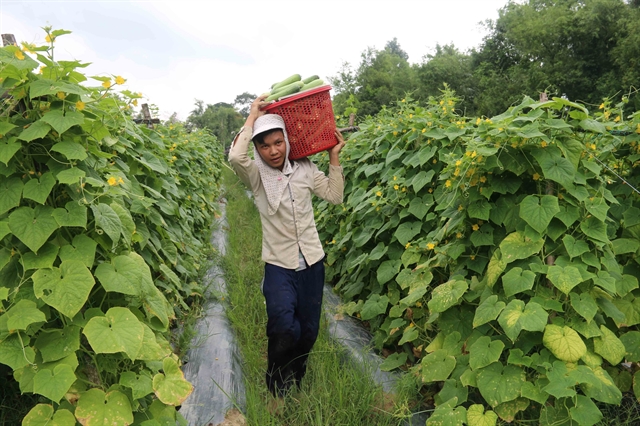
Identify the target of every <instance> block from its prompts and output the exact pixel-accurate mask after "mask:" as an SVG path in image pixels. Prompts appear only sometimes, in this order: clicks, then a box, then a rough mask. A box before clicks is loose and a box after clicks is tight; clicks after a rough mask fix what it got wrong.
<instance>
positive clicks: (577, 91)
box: [472, 0, 640, 115]
mask: <svg viewBox="0 0 640 426" xmlns="http://www.w3.org/2000/svg"><path fill="white" fill-rule="evenodd" d="M639 18H640V16H639V15H638V13H637V9H635V10H634V9H633V8H632V7H631V6H630V5H628V4H626V3H625V2H624V1H622V0H529V1H528V2H527V3H524V4H519V3H508V4H507V5H506V6H505V7H503V8H502V9H501V10H500V13H499V18H498V20H497V21H495V22H488V23H487V26H488V28H489V29H490V31H491V33H490V34H489V36H488V37H486V38H485V40H484V43H483V45H482V48H481V49H480V51H478V52H474V54H473V55H472V57H473V62H472V66H473V68H474V74H475V76H476V80H477V81H478V92H479V95H478V96H477V97H476V100H475V103H476V108H477V109H478V110H479V111H481V112H483V113H485V114H487V115H491V114H496V113H498V112H499V111H503V110H504V109H505V108H506V107H507V106H508V105H510V104H511V103H512V102H513V101H514V100H516V99H519V98H521V96H522V95H523V94H528V95H530V96H536V95H537V93H538V92H542V91H547V92H551V93H552V94H556V95H558V96H559V95H562V94H566V96H567V97H568V98H569V99H573V100H579V101H582V102H585V103H588V104H589V103H590V104H594V105H597V104H599V103H600V102H601V101H602V98H604V97H609V96H613V95H614V94H616V93H617V92H620V91H622V90H628V87H626V88H625V87H624V86H623V85H621V82H622V81H623V77H624V75H625V74H627V75H628V72H627V71H628V70H625V69H624V67H622V66H621V65H620V61H621V60H618V61H616V59H617V58H616V54H617V53H618V54H619V55H622V50H621V49H618V46H619V45H620V44H621V43H623V42H624V40H626V39H628V37H629V31H630V30H632V29H633V28H634V26H633V23H634V22H637V20H638V19H639ZM628 44H629V46H628V48H626V49H623V50H624V51H625V52H631V53H630V54H627V56H632V55H633V52H634V49H633V45H632V44H633V40H632V41H629V43H628ZM622 61H624V60H622ZM631 75H632V76H636V75H638V74H637V67H636V69H635V70H633V72H632V73H631ZM629 78H631V79H632V78H633V77H627V79H629ZM636 81H637V80H636ZM505 94H506V95H505Z"/></svg>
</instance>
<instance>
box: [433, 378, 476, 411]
mask: <svg viewBox="0 0 640 426" xmlns="http://www.w3.org/2000/svg"><path fill="white" fill-rule="evenodd" d="M468 396H469V390H468V388H467V387H466V386H464V385H463V384H462V382H461V381H459V380H455V379H447V380H445V381H444V386H443V387H442V390H441V391H440V392H438V394H437V395H436V396H435V398H434V400H435V403H436V406H438V405H442V404H444V403H446V402H447V401H449V400H450V399H451V398H457V399H458V403H459V404H462V403H464V402H466V401H467V398H468Z"/></svg>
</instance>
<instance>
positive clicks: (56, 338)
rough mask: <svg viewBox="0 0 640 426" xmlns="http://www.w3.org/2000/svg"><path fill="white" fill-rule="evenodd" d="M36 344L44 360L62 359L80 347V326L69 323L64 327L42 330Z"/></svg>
mask: <svg viewBox="0 0 640 426" xmlns="http://www.w3.org/2000/svg"><path fill="white" fill-rule="evenodd" d="M35 346H36V348H38V350H39V351H40V353H41V354H42V360H43V361H44V362H51V361H57V360H59V359H62V358H64V357H66V356H69V355H71V354H73V353H75V351H77V350H78V349H80V327H77V326H75V325H69V326H67V327H64V328H63V329H54V330H51V329H46V330H42V331H41V332H40V333H39V334H38V338H37V339H36V345H35Z"/></svg>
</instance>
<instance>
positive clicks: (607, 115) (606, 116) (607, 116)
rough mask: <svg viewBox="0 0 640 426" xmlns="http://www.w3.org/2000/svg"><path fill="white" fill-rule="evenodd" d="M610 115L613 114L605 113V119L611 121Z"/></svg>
mask: <svg viewBox="0 0 640 426" xmlns="http://www.w3.org/2000/svg"><path fill="white" fill-rule="evenodd" d="M610 115H611V112H609V111H605V112H604V118H605V119H606V120H608V119H609V116H610Z"/></svg>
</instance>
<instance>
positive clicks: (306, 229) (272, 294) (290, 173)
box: [229, 96, 344, 412]
mask: <svg viewBox="0 0 640 426" xmlns="http://www.w3.org/2000/svg"><path fill="white" fill-rule="evenodd" d="M265 97H266V96H260V97H258V98H257V99H256V100H255V101H254V102H253V103H252V104H251V110H250V113H249V116H248V117H247V120H246V121H245V124H244V126H243V127H242V128H241V129H240V131H239V132H238V134H237V135H236V137H235V139H234V141H233V143H232V146H231V150H230V151H229V162H230V163H231V166H232V167H233V169H234V170H235V172H236V174H237V175H238V177H239V178H240V180H242V182H244V183H245V185H247V186H248V187H249V188H250V189H251V191H252V192H253V196H254V200H255V204H256V206H257V208H258V211H259V212H260V219H261V221H262V260H263V261H264V262H265V267H264V279H263V282H262V293H263V294H264V297H265V301H266V305H267V318H268V320H267V337H268V339H269V342H268V349H267V351H268V354H267V356H268V360H267V374H266V381H267V386H268V388H269V390H270V391H271V393H272V394H273V395H274V397H275V399H274V400H273V401H272V402H273V403H275V405H276V406H277V407H276V411H277V410H279V409H280V408H282V404H283V402H284V400H283V399H282V397H283V396H284V394H285V393H286V391H287V390H288V389H289V388H290V387H291V385H293V384H296V385H297V386H298V387H300V381H301V380H302V377H303V376H304V374H305V372H306V365H307V357H308V355H309V351H310V350H311V348H312V347H313V344H314V343H315V341H316V338H317V336H318V327H319V322H320V314H321V303H322V288H323V285H324V264H323V260H324V257H325V254H324V251H323V249H322V244H321V243H320V239H319V237H318V231H317V229H316V225H315V221H314V217H313V207H312V205H311V194H315V195H317V196H319V197H320V198H323V199H325V200H327V201H329V202H330V203H333V204H340V203H341V202H342V193H343V187H344V177H343V175H342V167H341V166H340V161H339V158H338V153H339V152H340V150H341V149H342V147H343V146H344V139H343V138H342V135H341V134H340V132H338V131H337V130H336V131H335V136H336V139H337V140H338V144H337V145H335V146H334V147H333V148H330V149H328V150H327V151H328V152H329V162H330V165H329V176H328V177H327V176H325V174H324V173H322V172H321V171H319V170H318V168H317V167H316V165H315V164H313V163H312V162H311V161H309V159H307V158H304V159H300V160H296V161H290V160H289V158H288V157H289V151H290V146H289V140H288V136H287V131H286V129H285V126H284V121H283V120H282V118H281V117H280V116H278V115H275V114H266V113H265V112H264V111H261V108H262V107H264V106H266V105H268V104H269V102H265V101H264V99H265ZM251 140H253V143H254V147H253V149H254V158H255V160H252V159H251V158H249V156H248V155H247V148H248V147H249V142H250V141H251ZM272 405H273V404H271V405H270V409H272V408H273V406H272ZM272 412H273V410H272Z"/></svg>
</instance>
